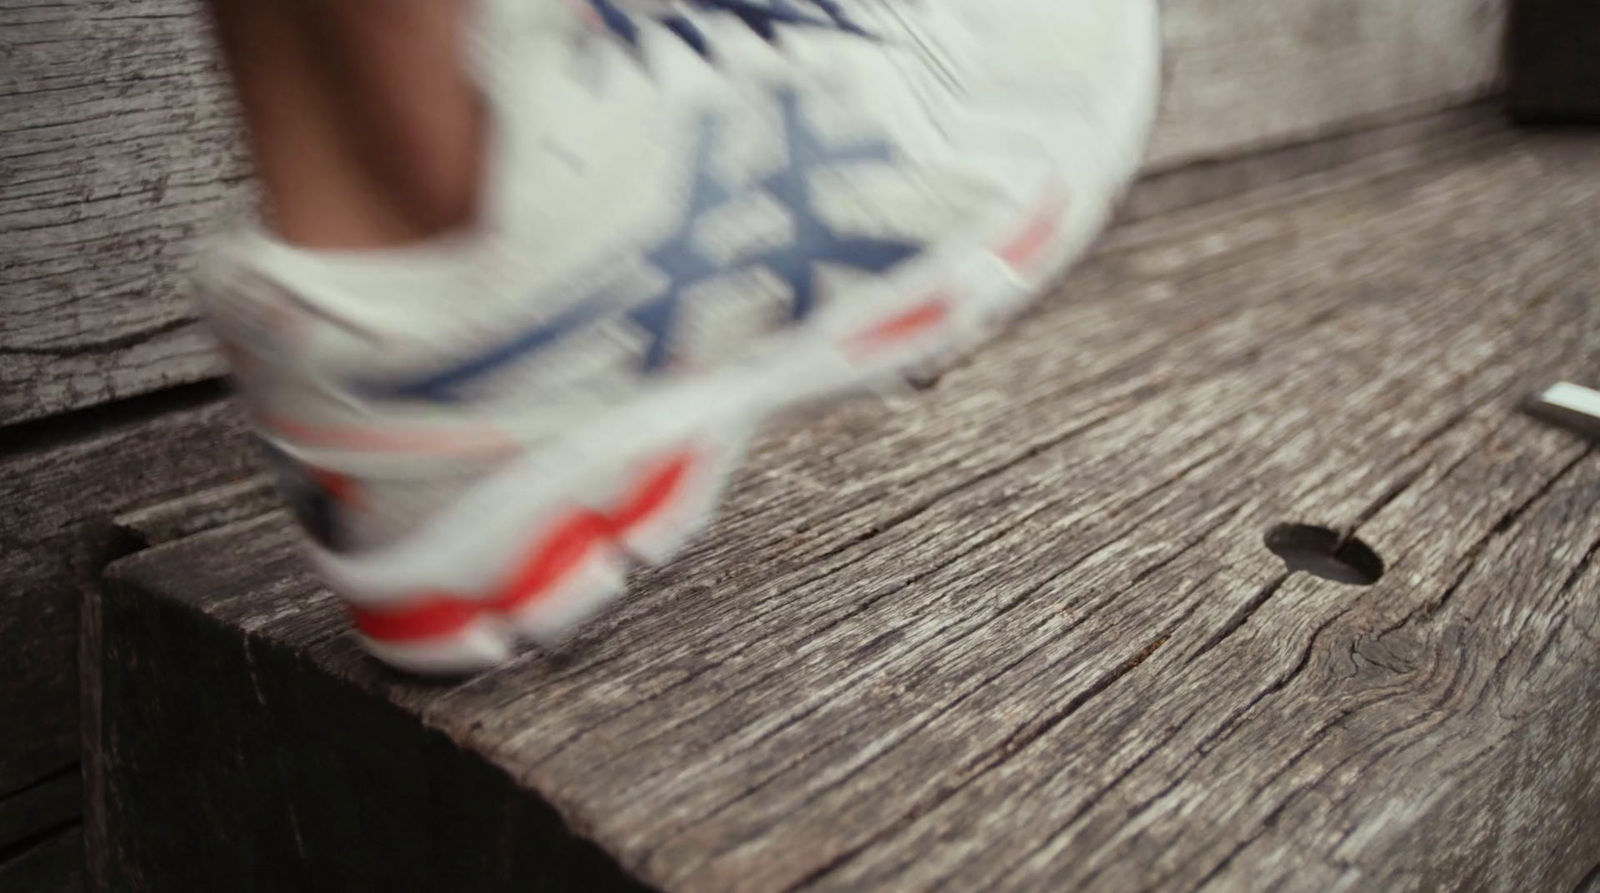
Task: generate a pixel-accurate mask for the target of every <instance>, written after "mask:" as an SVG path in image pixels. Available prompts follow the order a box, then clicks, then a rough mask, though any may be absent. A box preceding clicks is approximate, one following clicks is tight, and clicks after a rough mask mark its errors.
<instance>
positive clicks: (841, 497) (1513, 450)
mask: <svg viewBox="0 0 1600 893" xmlns="http://www.w3.org/2000/svg"><path fill="white" fill-rule="evenodd" d="M1597 290H1600V137H1597V136H1593V135H1579V134H1571V133H1569V134H1554V135H1539V134H1532V135H1522V134H1514V133H1511V132H1509V131H1507V130H1505V129H1503V128H1502V127H1501V126H1500V125H1498V124H1495V123H1493V122H1492V121H1488V120H1487V119H1486V118H1485V119H1480V118H1479V117H1478V116H1475V115H1464V116H1457V117H1456V118H1452V119H1451V120H1450V123H1449V125H1448V126H1441V127H1439V128H1436V132H1433V133H1431V134H1428V135H1426V136H1425V137H1423V138H1421V140H1420V141H1419V142H1417V143H1415V144H1412V145H1407V146H1405V147H1403V148H1398V149H1397V150H1396V151H1393V152H1388V153H1376V154H1373V155H1371V156H1370V157H1368V158H1367V159H1366V160H1364V161H1362V162H1360V163H1358V164H1356V165H1354V166H1353V167H1348V168H1345V169H1343V170H1342V171H1341V172H1340V173H1337V174H1329V175H1322V176H1314V177H1308V178H1298V179H1295V180H1292V181H1291V182H1289V183H1287V184H1285V185H1280V186H1277V187H1272V188H1269V189H1265V190H1257V191H1253V192H1250V193H1247V194H1245V195H1242V196H1238V197H1235V198H1231V199H1228V200H1225V201H1221V202H1216V203H1212V204H1208V205H1204V206H1201V207H1198V208H1195V209H1191V210H1187V211H1183V212H1180V213H1176V214H1171V215H1162V216H1159V217H1155V218H1151V219H1147V220H1143V221H1139V222H1135V223H1131V224H1128V225H1126V226H1123V227H1121V228H1119V229H1118V230H1116V231H1115V232H1114V233H1113V234H1112V236H1111V237H1110V238H1109V239H1108V241H1107V242H1106V244H1105V245H1104V246H1103V248H1102V249H1101V250H1100V252H1099V253H1098V255H1097V257H1096V258H1095V259H1094V260H1093V261H1092V262H1091V263H1089V264H1088V265H1086V266H1085V267H1083V268H1082V269H1080V270H1079V271H1078V272H1077V273H1076V274H1075V275H1073V276H1072V277H1071V278H1070V280H1069V281H1068V282H1066V283H1065V284H1064V285H1063V286H1062V287H1061V288H1059V289H1057V290H1054V291H1052V292H1051V293H1050V294H1049V295H1048V296H1047V297H1046V298H1045V299H1044V300H1043V302H1042V303H1041V305H1040V306H1039V307H1038V309H1037V311H1036V312H1034V313H1033V314H1032V315H1031V316H1029V317H1028V318H1027V319H1025V320H1024V321H1023V322H1021V323H1020V324H1019V325H1018V326H1017V327H1016V329H1015V330H1014V331H1012V332H1011V333H1009V334H1008V335H1006V336H1005V337H1003V338H1002V339H1001V340H1000V341H998V342H997V343H995V344H993V345H991V346H990V347H989V348H987V349H986V350H984V351H982V352H981V353H979V354H977V355H976V356H975V357H973V358H972V359H971V360H970V361H969V362H967V363H965V364H963V365H962V366H960V367H959V368H957V369H955V370H953V371H951V372H949V373H948V374H947V375H945V376H944V378H943V379H942V381H940V382H939V383H938V384H937V385H936V386H935V387H934V388H932V389H931V390H928V391H926V392H922V393H918V394H913V395H906V396H899V397H894V398H890V399H887V400H881V401H880V400H873V399H863V400H860V401H857V402H854V403H851V404H848V405H845V406H843V407H840V408H837V409H834V410H832V411H829V412H827V413H825V414H821V415H817V416H814V417H810V418H804V419H795V420H792V421H790V422H787V423H784V424H782V425H779V426H777V427H776V428H775V429H774V430H772V431H771V432H769V434H768V436H766V437H765V439H764V440H763V441H762V442H761V444H760V445H759V446H758V448H757V449H756V450H755V453H754V456H753V458H752V459H751V461H750V463H749V465H748V467H747V469H746V470H745V471H744V472H743V474H742V475H741V476H740V477H739V479H738V481H737V483H736V485H735V487H734V490H733V493H732V496H731V498H730V500H729V503H728V505H727V508H726V511H725V512H724V514H723V516H722V520H721V522H720V523H719V524H718V525H717V526H716V528H715V530H714V531H713V532H712V533H711V534H710V535H709V536H708V537H707V538H706V539H705V540H704V541H703V542H702V543H701V544H700V545H699V546H697V547H696V548H694V549H693V551H692V552H691V553H690V554H689V555H687V556H686V557H684V558H683V559H682V560H680V561H678V562H676V563H674V564H672V565H670V566H669V567H666V568H664V569H662V570H659V571H653V572H649V573H645V574H642V575H640V576H639V577H638V579H637V580H636V581H635V585H634V589H633V593H632V595H631V596H630V598H629V599H628V600H627V601H626V603H625V604H624V605H623V606H622V607H621V608H620V609H619V610H617V611H616V612H614V613H613V614H612V615H610V616H609V617H608V618H606V619H605V620H604V621H602V622H601V623H599V624H598V625H597V626H595V627H593V628H591V629H590V630H588V631H587V632H586V633H584V634H583V635H582V636H581V638H580V639H579V640H578V641H577V642H575V643H574V644H573V646H572V647H571V648H570V649H568V650H567V651H566V652H565V653H563V654H561V655H558V656H554V657H552V656H546V655H543V654H540V653H537V652H531V651H530V652H529V653H527V654H525V655H524V656H522V657H521V658H520V659H519V660H517V661H516V662H515V663H514V664H512V665H511V666H508V667H506V668H505V669H503V670H500V671H498V672H494V673H490V674H488V675H484V676H482V677H479V678H475V679H472V680H470V681H465V682H459V683H455V684H424V683H419V682H416V681H411V680H407V679H405V678H402V677H399V676H397V675H394V674H391V673H389V672H387V671H385V670H383V669H382V668H381V667H380V666H378V665H377V664H375V663H374V662H373V661H371V660H369V659H368V658H366V657H365V656H363V655H362V653H361V652H360V651H359V649H358V648H357V646H356V644H355V643H354V642H353V641H352V638H351V636H350V635H349V633H348V631H347V629H346V626H345V621H344V618H343V616H342V613H341V611H340V609H339V608H338V606H337V605H336V603H335V602H334V600H333V598H332V597H331V596H330V595H329V594H328V593H326V592H325V591H324V590H322V589H321V588H320V587H319V586H318V584H317V582H316V581H315V580H314V579H313V577H312V576H311V575H310V574H309V573H308V572H307V570H306V567H305V566H304V564H303V563H302V561H301V559H300V557H299V556H298V554H297V552H296V551H295V540H294V536H293V534H292V531H291V529H290V527H289V524H288V522H287V521H286V520H285V519H284V518H283V517H282V516H280V515H279V514H276V513H272V512H268V513H267V514H264V515H261V516H260V517H255V518H252V519H249V520H243V521H236V522H235V523H230V524H227V525H225V526H222V527H220V528H217V529H213V530H209V531H205V532H200V533H196V534H190V533H189V530H190V529H192V527H185V526H184V525H182V524H179V525H177V526H176V527H174V526H173V523H172V522H173V520H174V519H186V518H194V517H196V516H197V513H196V510H195V505H194V504H193V503H180V504H178V505H176V506H173V507H169V508H168V509H160V510H156V511H153V512H146V513H143V514H141V515H140V516H138V517H136V518H130V519H125V521H124V527H125V529H126V531H127V532H128V535H129V536H143V537H145V538H146V540H147V541H148V542H150V543H151V544H152V545H151V548H149V549H147V550H145V551H142V552H139V553H137V554H135V555H133V556H132V557H130V558H127V559H125V560H123V561H122V562H120V563H118V564H116V565H114V566H113V568H112V569H111V585H110V586H109V588H108V589H107V590H106V591H105V593H104V594H103V596H102V597H101V598H100V599H99V600H97V601H96V602H95V603H94V605H93V606H92V609H91V617H90V619H89V623H88V627H87V638H86V640H85V645H84V653H85V654H86V655H87V656H88V657H89V658H90V659H91V660H92V661H94V662H97V663H98V669H99V672H98V675H97V679H98V687H97V688H96V690H95V691H93V692H91V696H90V699H89V702H90V705H91V706H90V708H89V711H88V713H87V714H86V718H87V719H88V721H89V728H88V729H87V730H86V731H87V734H89V735H90V737H91V740H92V741H94V742H97V744H98V747H96V748H93V750H95V751H97V754H98V756H97V757H96V760H95V762H94V764H93V765H91V766H90V767H89V772H88V778H89V784H90V787H91V791H92V793H93V794H94V795H95V796H94V797H92V798H91V802H95V799H96V798H102V799H101V802H103V812H102V813H100V814H97V815H93V816H91V822H90V827H89V831H90V834H91V840H92V841H93V840H99V841H101V843H102V844H103V846H102V847H101V848H99V849H100V851H102V852H103V853H104V854H105V856H104V863H103V864H102V865H101V866H100V867H99V871H100V872H102V873H103V875H104V877H105V878H107V879H109V881H110V883H111V886H112V888H113V889H116V890H130V891H131V890H179V889H200V888H206V889H229V890H307V889H412V888H422V887H423V886H424V885H429V886H431V888H433V889H451V890H473V891H491V890H528V889H575V890H602V889H619V890H622V889H640V888H654V889H660V890H666V891H680V890H682V891H690V890H693V891H780V890H818V891H820V890H876V889H934V888H938V889H952V890H985V891H987V890H1104V891H1117V893H1124V891H1144V890H1149V891H1157V890H1159V891H1180V890H1182V891H1187V890H1246V889H1248V890H1310V891H1332V890H1361V891H1377V890H1382V891H1390V890H1506V891H1557V893H1569V891H1573V890H1575V889H1577V888H1578V887H1579V886H1580V885H1582V884H1588V885H1589V888H1590V889H1594V886H1595V885H1596V884H1600V806H1597V804H1600V734H1597V730H1600V562H1597V561H1595V556H1596V553H1597V551H1600V511H1597V510H1596V506H1597V504H1600V455H1597V453H1596V450H1595V448H1594V447H1593V446H1592V445H1591V444H1589V443H1588V442H1586V441H1584V440H1582V439H1580V438H1578V437H1576V436H1574V435H1572V434H1569V433H1567V432H1565V431H1562V430H1558V429H1555V428H1552V427H1549V426H1546V425H1543V424H1541V423H1539V422H1537V421H1535V420H1532V419H1530V418H1528V417H1526V416H1525V415H1524V414H1522V413H1521V412H1520V411H1519V405H1520V402H1521V401H1522V399H1523V398H1524V397H1525V396H1526V395H1527V394H1528V393H1530V392H1532V391H1534V390H1536V389H1539V388H1542V387H1543V386H1545V385H1547V384H1549V383H1551V382H1554V381H1556V380H1560V379H1562V378H1573V379H1578V380H1583V379H1584V378H1585V377H1586V376H1587V377H1589V378H1592V376H1593V375H1594V373H1595V371H1596V369H1597V368H1600V364H1597V360H1600V305H1597V304H1596V301H1595V295H1596V292H1597ZM260 498H261V494H260V492H259V491H257V490H253V489H251V488H249V487H246V488H244V489H243V490H236V491H233V492H231V493H224V494H221V495H217V494H213V495H211V496H209V497H207V501H206V502H205V503H204V505H205V512H201V513H199V515H202V516H203V515H205V513H207V512H210V513H215V512H221V513H222V516H223V517H224V518H235V517H238V516H241V515H249V514H254V513H255V510H251V509H247V508H246V509H241V508H238V507H239V506H250V505H269V504H270V503H265V502H260V501H259V500H260ZM251 500H257V501H256V502H252V501H251ZM230 507H232V508H230ZM1285 525H1311V527H1310V528H1290V527H1286V526H1285ZM1319 536H1320V537H1321V538H1322V539H1320V540H1319ZM1269 541H1270V543H1271V545H1272V546H1273V547H1274V548H1269ZM1274 549H1276V550H1277V551H1274ZM1366 549H1370V553H1368V552H1367V551H1366ZM1279 553H1282V554H1281V555H1280V554H1279ZM1284 556H1287V559H1288V560H1287V563H1286V559H1285V557H1284ZM1378 562H1381V566H1380V564H1379V563H1378ZM1312 570H1314V571H1316V572H1317V573H1312V572H1311V571H1312ZM1318 574H1321V575H1320V576H1319V575H1318ZM1374 578H1376V579H1374ZM1357 582H1370V583H1371V585H1356V583H1357ZM1586 878H1587V880H1586Z"/></svg>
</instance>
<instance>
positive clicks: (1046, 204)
mask: <svg viewBox="0 0 1600 893" xmlns="http://www.w3.org/2000/svg"><path fill="white" fill-rule="evenodd" d="M1066 208H1067V199H1066V197H1065V196H1063V195H1059V194H1055V193H1052V194H1050V195H1049V196H1047V197H1046V198H1045V200H1044V201H1043V202H1042V203H1041V204H1040V206H1039V210H1038V211H1037V212H1035V213H1034V215H1033V218H1032V219H1031V220H1029V221H1028V224H1027V225H1026V226H1025V227H1023V229H1022V231H1021V232H1020V233H1017V235H1016V236H1014V237H1013V238H1012V239H1011V241H1009V242H1006V243H1005V244H1004V245H1001V246H1000V248H999V249H998V250H997V251H995V254H996V255H998V256H999V257H1000V259H1001V260H1003V261H1005V263H1006V266H1008V267H1010V268H1011V271H1012V272H1014V273H1030V272H1033V266H1034V265H1035V264H1036V263H1038V261H1039V257H1040V255H1042V254H1043V253H1044V249H1045V246H1047V245H1049V244H1050V242H1051V241H1052V240H1054V239H1055V237H1056V233H1057V232H1059V231H1060V229H1061V218H1062V215H1063V214H1064V213H1065V212H1066Z"/></svg>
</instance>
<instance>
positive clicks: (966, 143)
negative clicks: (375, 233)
mask: <svg viewBox="0 0 1600 893" xmlns="http://www.w3.org/2000/svg"><path fill="white" fill-rule="evenodd" d="M483 12H484V15H483V21H482V22H481V23H480V25H481V27H480V34H479V37H478V43H479V47H478V49H479V53H478V58H480V59H481V60H482V62H483V64H482V66H481V67H482V71H481V76H482V80H483V83H484V85H485V89H486V91H487V93H488V95H489V96H490V98H491V102H492V105H493V107H494V108H495V109H496V114H497V123H496V126H495V132H496V140H497V144H496V146H495V148H494V161H493V167H494V174H493V176H492V178H491V182H490V183H488V184H486V189H487V199H488V204H489V212H488V214H487V216H486V218H485V221H484V222H483V224H482V225H481V227H480V229H479V231H478V232H476V233H473V234H471V235H469V236H462V237H459V238H454V239H448V240H441V241H439V242H437V243H434V244H429V245H425V246H421V247H415V248H407V249H404V250H394V251H389V252H362V253H322V252H311V251H304V250H298V249H295V248H291V247H288V246H285V245H283V244H280V243H277V242H274V241H273V240H272V239H270V238H268V237H266V236H264V235H261V234H244V235H240V236H236V237H232V238H230V239H229V240H227V241H226V242H225V243H224V244H222V245H220V246H218V247H217V248H215V249H214V250H213V251H212V252H211V253H210V255H209V258H208V262H207V263H206V264H205V265H204V268H203V270H202V273H201V275H200V279H199V284H200V286H201V288H200V291H201V292H202V297H203V300H204V303H205V305H206V308H207V310H208V311H209V314H210V316H211V318H212V320H213V323H214V326H215V328H216V331H217V332H218V333H219V335H220V336H221V338H222V340H223V343H224V345H225V347H226V349H227V351H228V353H229V356H230V359H231V360H232V362H233V364H234V368H235V372H236V377H237V380H238V382H239V385H240V389H241V391H242V393H243V395H244V397H245V399H246V402H247V403H248V405H249V407H250V409H251V410H252V412H253V413H254V415H255V417H256V420H257V422H258V423H259V425H260V428H261V433H262V435H263V438H264V439H265V440H266V442H267V444H268V446H269V453H270V454H271V456H272V457H273V458H274V460H275V463H276V465H277V467H278V471H279V472H280V478H281V482H282V487H283V489H284V491H285V493H286V495H287V497H288V499H289V501H290V503H291V505H292V506H293V507H294V509H295V511H296V513H297V515H298V516H299V519H300V521H301V522H302V523H303V524H304V526H305V528H306V530H307V531H308V533H309V535H310V538H311V540H312V550H311V551H312V555H313V557H314V559H315V562H316V565H317V568H318V570H319V571H320V572H321V573H322V574H323V575H324V577H325V578H326V580H327V582H328V583H329V585H330V586H331V587H332V588H333V589H334V590H335V591H336V592H337V593H339V595H341V596H342V597H343V598H344V599H345V600H346V601H348V603H349V605H350V608H351V613H352V616H353V618H354V624H355V627H356V629H357V631H358V633H359V635H360V636H361V637H362V639H363V642H364V644H365V645H366V646H367V647H368V648H369V649H370V650H371V652H372V653H373V654H375V655H377V656H378V657H379V658H381V659H383V660H385V661H387V662H388V663H390V664H392V665H394V666H397V667H400V668H403V669H407V670H411V671H416V672H427V673H462V672H470V671H474V670H479V669H483V668H487V667H491V666H493V665H495V664H497V663H499V662H500V661H503V660H504V659H506V658H507V657H508V656H509V655H511V654H512V653H513V649H514V647H515V646H516V644H517V641H518V640H519V639H529V640H533V641H536V642H541V643H545V644H551V643H554V642H557V641H559V639H560V638H561V637H562V636H563V635H564V634H565V633H567V632H568V631H569V630H571V629H572V628H573V627H574V625H576V624H577V623H579V622H580V621H582V620H583V619H584V618H586V617H588V616H589V615H591V614H592V613H594V612H595V611H596V610H597V609H599V608H600V607H602V606H603V605H604V604H606V603H607V602H608V601H609V600H611V599H613V598H615V597H616V596H617V595H619V594H620V593H621V591H622V588H623V585H624V574H625V572H626V571H627V569H628V567H629V566H630V565H631V564H633V563H635V562H662V561H665V560H667V559H668V558H670V557H671V556H672V555H673V554H674V553H675V552H676V551H677V550H679V549H680V548H681V547H682V546H683V544H684V543H685V542H686V541H687V540H688V539H689V538H691V537H692V536H693V535H695V534H696V533H697V532H699V531H701V530H702V529H703V528H704V527H705V526H706V524H707V522H708V519H709V517H710V514H711V512H712V510H713V509H714V507H715V504H716V502H717V499H718V496H719V491H720V489H721V488H722V486H723V484H724V482H725V480H726V479H727V477H728V474H729V472H730V469H731V468H732V467H733V466H734V465H735V463H736V462H737V461H738V460H739V457H740V453H741V450H742V448H743V446H744V444H745V442H746V440H747V438H748V437H749V436H750V434H751V432H752V431H753V430H754V429H755V428H756V427H757V426H758V425H759V424H760V423H761V421H762V420H763V419H765V418H767V417H768V416H771V415H773V414H774V413H778V412H782V411H783V410H785V409H787V408H789V407H792V406H795V405H797V404H800V403H803V402H806V401H810V400H813V399H816V398H821V397H827V396H830V395H837V394H841V393H846V392H851V391H855V390H859V389H862V388H866V387H873V386H879V385H883V384H886V383H888V382H890V381H892V380H894V379H895V378H897V377H899V376H901V375H903V374H904V373H905V371H906V370H908V369H912V368H916V367H918V366H920V365H921V364H924V363H926V362H928V361H929V360H930V359H931V358H936V357H941V356H945V355H948V354H952V353H958V352H960V351H962V350H964V349H966V348H968V347H970V346H972V345H974V344H976V343H977V342H978V341H980V340H981V339H982V338H983V337H984V336H985V335H987V334H989V333H990V332H991V331H993V329H994V328H995V327H997V326H998V325H999V324H1000V323H1001V322H1003V321H1004V320H1006V319H1007V318H1009V317H1011V316H1012V315H1014V314H1015V313H1017V312H1018V311H1020V310H1021V309H1022V308H1023V307H1024V306H1025V305H1026V303H1027V302H1028V300H1029V299H1030V297H1031V296H1032V295H1033V294H1034V293H1035V292H1036V290H1037V289H1038V288H1039V287H1040V286H1041V285H1042V284H1044V283H1045V281H1046V280H1048V279H1050V278H1051V277H1053V276H1055V275H1057V274H1058V273H1060V272H1061V271H1062V270H1063V268H1065V267H1066V266H1067V264H1068V263H1069V262H1071V261H1072V260H1073V259H1075V258H1076V257H1077V256H1078V255H1080V254H1081V253H1082V252H1083V251H1084V250H1085V249H1086V247H1087V246H1088V245H1089V243H1090V241H1091V240H1092V239H1093V237H1094V236H1095V235H1096V234H1097V233H1098V231H1099V230H1100V228H1101V227H1102V226H1103V224H1104V223H1105V221H1106V219H1107V217H1108V216H1109V214H1110V211H1111V208H1112V205H1113V203H1114V202H1115V200H1116V199H1117V197H1118V196H1119V194H1120V192H1121V190H1122V189H1123V187H1124V186H1125V185H1126V183H1127V182H1128V180H1129V179H1130V178H1131V177H1132V175H1133V174H1134V172H1135V170H1136V168H1137V167H1138V163H1139V161H1140V158H1141V155H1142V151H1143V148H1144V143H1145V139H1146V136H1147V132H1148V130H1149V127H1150V123H1151V119H1152V117H1153V112H1154V107H1155V101H1156V93H1157V85H1158V84H1157V82H1158V79H1159V65H1158V58H1157V57H1158V49H1159V36H1158V33H1157V23H1156V10H1155V3H1154V0H688V2H679V3H667V2H665V0H587V2H585V0H567V2H558V0H515V2H512V0H505V2H496V3H493V4H489V5H488V6H487V8H485V9H484V11H483Z"/></svg>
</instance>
